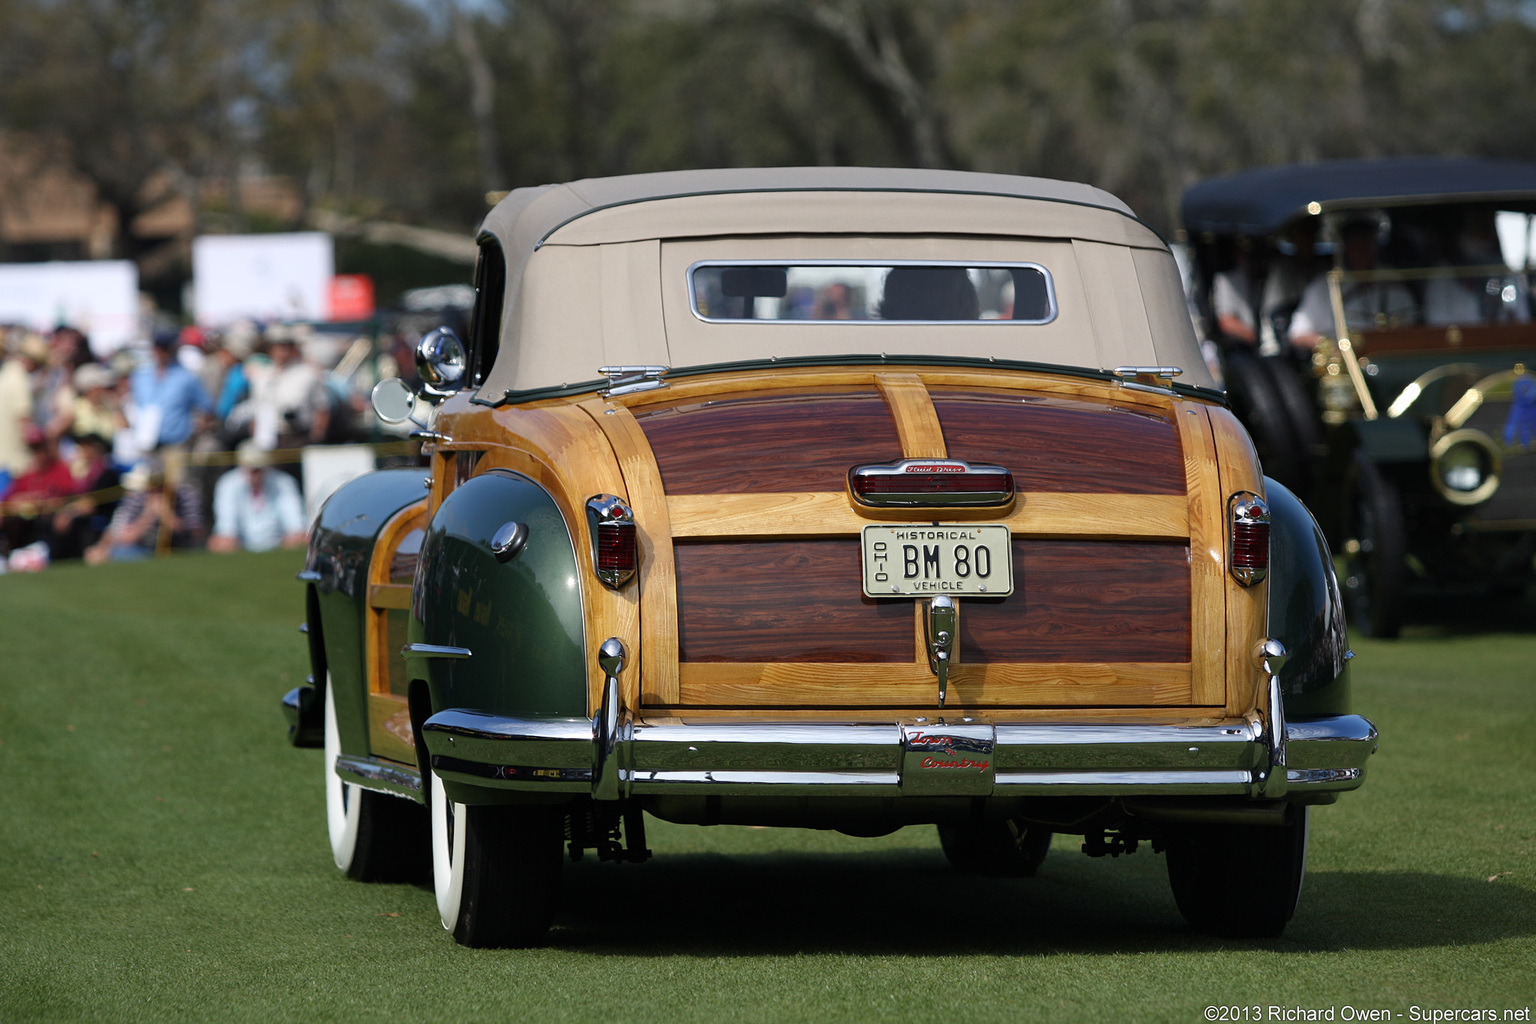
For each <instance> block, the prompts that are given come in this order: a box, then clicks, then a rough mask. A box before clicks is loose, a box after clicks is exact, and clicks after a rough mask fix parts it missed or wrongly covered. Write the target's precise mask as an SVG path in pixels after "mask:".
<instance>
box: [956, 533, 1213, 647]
mask: <svg viewBox="0 0 1536 1024" xmlns="http://www.w3.org/2000/svg"><path fill="white" fill-rule="evenodd" d="M1013 585H1014V592H1013V594H1012V595H1010V596H1009V597H1002V598H978V597H966V598H961V599H960V665H962V666H964V665H967V664H991V663H996V662H1154V663H1155V662H1180V663H1183V662H1188V661H1189V649H1190V645H1189V599H1190V592H1189V591H1190V583H1189V549H1188V547H1187V546H1186V545H1184V544H1180V543H1140V542H1133V541H1077V540H1036V539H1019V538H1015V540H1014V542H1013Z"/></svg>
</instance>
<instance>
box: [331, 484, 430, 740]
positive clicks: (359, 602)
mask: <svg viewBox="0 0 1536 1024" xmlns="http://www.w3.org/2000/svg"><path fill="white" fill-rule="evenodd" d="M425 479H426V470H425V468H417V469H386V470H380V471H379V472H377V473H368V474H366V475H364V476H360V477H358V478H357V479H355V480H351V481H348V482H347V483H345V484H343V485H342V486H341V487H340V489H338V490H337V491H336V493H335V494H332V495H331V496H330V498H328V499H326V502H325V504H324V505H323V506H321V508H320V515H319V517H318V518H317V519H316V521H315V529H314V532H313V533H312V534H311V535H310V541H309V555H308V557H307V558H306V559H305V563H304V568H305V569H308V570H312V571H314V572H317V573H319V574H320V579H319V580H318V581H316V582H314V583H311V584H310V586H311V587H313V588H314V593H315V600H316V606H317V607H318V609H319V612H320V622H319V627H320V631H321V637H322V639H323V641H324V645H325V661H326V664H325V666H323V667H322V666H320V665H314V664H312V665H311V668H312V670H313V671H314V673H315V682H316V683H317V684H321V685H323V684H324V681H325V680H324V676H323V674H322V673H323V672H324V671H325V669H326V668H329V669H330V673H331V682H332V685H334V686H335V687H336V719H337V729H338V732H339V733H340V738H341V749H342V750H343V751H344V752H345V753H348V754H366V753H367V752H368V697H367V693H368V679H367V673H366V669H365V659H366V651H365V643H364V638H365V637H366V635H367V633H366V630H365V628H364V624H365V621H366V620H365V616H366V612H367V606H368V562H369V560H370V559H371V558H372V557H373V548H374V544H375V542H376V541H377V540H378V536H379V531H380V530H382V529H383V528H384V524H385V523H387V522H389V521H390V520H391V519H393V518H394V517H395V515H396V514H397V513H398V512H399V511H400V510H401V509H403V508H406V507H407V506H409V505H413V504H415V503H416V502H418V501H421V500H423V499H424V498H426V496H427V491H426V487H425V486H424V481H425ZM310 628H311V629H314V628H315V623H313V622H311V623H310ZM317 696H323V695H322V694H317Z"/></svg>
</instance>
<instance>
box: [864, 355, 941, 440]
mask: <svg viewBox="0 0 1536 1024" xmlns="http://www.w3.org/2000/svg"><path fill="white" fill-rule="evenodd" d="M875 384H876V386H878V387H879V388H880V394H881V395H882V396H884V398H885V404H886V406H887V407H888V408H889V409H890V410H891V418H892V419H894V420H895V421H896V436H897V437H899V438H901V454H902V457H903V458H908V459H942V458H945V457H946V452H947V451H948V449H947V448H946V446H945V444H944V430H943V428H942V427H940V426H939V414H938V412H937V410H935V409H934V407H933V399H932V398H931V397H929V395H928V388H927V387H925V386H924V384H923V379H922V378H921V377H919V376H918V375H917V374H915V373H877V374H875Z"/></svg>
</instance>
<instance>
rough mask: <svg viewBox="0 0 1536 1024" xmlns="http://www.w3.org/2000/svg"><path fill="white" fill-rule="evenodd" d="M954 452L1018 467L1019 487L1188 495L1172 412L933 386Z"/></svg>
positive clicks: (955, 455)
mask: <svg viewBox="0 0 1536 1024" xmlns="http://www.w3.org/2000/svg"><path fill="white" fill-rule="evenodd" d="M930 394H931V395H932V396H933V405H934V408H935V409H936V410H937V411H938V414H939V422H940V423H941V424H942V425H943V427H944V439H945V442H946V444H947V445H948V448H949V455H950V458H954V459H964V460H966V461H968V462H985V463H994V464H997V465H1001V466H1004V467H1006V468H1008V469H1010V470H1012V471H1013V481H1014V486H1015V487H1017V488H1018V489H1019V490H1020V491H1078V492H1087V493H1098V494H1113V493H1122V494H1182V493H1184V459H1183V454H1182V452H1181V451H1180V448H1179V437H1178V432H1177V431H1176V430H1175V429H1174V427H1173V425H1172V424H1171V423H1169V422H1168V420H1167V418H1166V417H1164V416H1161V415H1158V414H1155V413H1153V414H1149V413H1146V412H1140V411H1133V410H1132V409H1130V408H1125V407H1120V406H1115V405H1105V404H1099V403H1093V402H1080V401H1072V400H1070V399H1060V398H1043V397H1040V396H1029V397H1028V398H1027V399H1025V397H1024V396H1023V395H1020V394H1017V393H1014V394H1004V393H998V392H965V391H955V390H949V389H939V388H930Z"/></svg>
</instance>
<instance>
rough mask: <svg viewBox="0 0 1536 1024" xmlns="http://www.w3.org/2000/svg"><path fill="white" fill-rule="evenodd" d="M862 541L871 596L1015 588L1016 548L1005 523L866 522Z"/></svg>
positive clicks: (999, 593) (988, 593) (989, 593)
mask: <svg viewBox="0 0 1536 1024" xmlns="http://www.w3.org/2000/svg"><path fill="white" fill-rule="evenodd" d="M861 540H862V544H863V555H864V593H865V594H867V595H868V596H870V597H914V596H927V595H931V594H948V595H950V596H951V597H965V596H973V597H1005V596H1007V595H1008V594H1011V593H1013V551H1012V548H1011V546H1010V544H1009V535H1008V527H1006V526H1003V525H1001V524H997V523H988V524H982V525H975V524H968V523H955V524H949V525H940V526H866V527H864V529H863V532H862V536H861Z"/></svg>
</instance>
